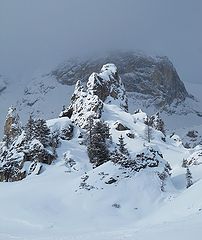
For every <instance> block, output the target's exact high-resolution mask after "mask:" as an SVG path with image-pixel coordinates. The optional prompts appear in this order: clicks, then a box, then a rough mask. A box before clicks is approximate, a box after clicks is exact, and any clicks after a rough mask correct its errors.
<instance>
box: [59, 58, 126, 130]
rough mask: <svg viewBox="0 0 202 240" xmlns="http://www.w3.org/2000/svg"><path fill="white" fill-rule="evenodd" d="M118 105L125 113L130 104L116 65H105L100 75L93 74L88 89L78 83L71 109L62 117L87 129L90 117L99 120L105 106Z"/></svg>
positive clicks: (64, 112) (67, 109)
mask: <svg viewBox="0 0 202 240" xmlns="http://www.w3.org/2000/svg"><path fill="white" fill-rule="evenodd" d="M104 103H108V104H110V103H112V104H116V105H118V106H119V107H121V108H122V109H124V110H125V111H127V110H128V102H127V97H126V92H125V88H124V86H123V83H122V81H121V78H120V76H119V74H118V71H117V68H116V66H115V65H114V64H112V63H110V64H105V65H104V66H103V67H102V68H101V71H100V73H92V74H91V75H90V77H89V79H88V82H87V84H86V87H83V86H82V85H81V82H80V81H78V82H77V83H76V86H75V91H74V93H73V95H72V98H71V103H70V105H69V107H67V108H66V109H64V110H63V111H62V113H61V114H60V117H69V118H70V119H71V120H72V121H73V122H74V123H76V124H77V125H78V126H79V127H85V126H86V124H87V120H88V119H89V117H93V118H94V119H99V118H100V117H101V113H102V109H103V104H104Z"/></svg>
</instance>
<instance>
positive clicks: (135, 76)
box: [52, 52, 189, 109]
mask: <svg viewBox="0 0 202 240" xmlns="http://www.w3.org/2000/svg"><path fill="white" fill-rule="evenodd" d="M106 62H113V63H114V64H116V66H117V68H118V69H119V74H120V77H121V79H122V81H123V83H124V85H125V88H126V91H127V92H128V93H134V94H135V97H138V98H141V100H142V101H147V105H148V106H149V105H150V104H151V103H152V105H155V106H156V107H157V108H158V109H163V108H166V107H167V106H169V105H171V104H172V103H175V104H177V103H179V102H182V101H184V100H185V99H186V98H187V97H189V94H188V92H187V90H186V88H185V86H184V84H183V82H182V81H181V80H180V77H179V75H178V73H177V71H176V69H175V68H174V66H173V64H172V63H171V61H170V60H169V59H168V58H167V57H152V56H146V55H144V54H139V53H134V52H117V53H113V54H109V55H107V56H105V57H100V58H97V59H95V58H94V59H93V58H91V59H90V60H84V61H77V60H71V61H68V62H67V63H65V64H63V66H60V67H58V69H56V70H55V71H53V72H52V74H53V75H54V76H55V77H56V78H57V80H58V81H59V82H60V83H62V84H67V85H72V84H75V82H76V81H77V80H78V79H79V80H81V81H82V82H86V81H88V77H89V75H90V74H91V73H92V72H97V71H99V69H100V68H101V66H102V65H103V64H104V63H106Z"/></svg>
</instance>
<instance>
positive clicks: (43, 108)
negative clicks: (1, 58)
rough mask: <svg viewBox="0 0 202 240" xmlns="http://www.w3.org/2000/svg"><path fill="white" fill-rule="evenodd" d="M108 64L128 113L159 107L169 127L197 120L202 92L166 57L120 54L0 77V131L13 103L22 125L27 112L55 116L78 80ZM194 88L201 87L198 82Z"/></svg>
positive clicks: (199, 114)
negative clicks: (27, 74)
mask: <svg viewBox="0 0 202 240" xmlns="http://www.w3.org/2000/svg"><path fill="white" fill-rule="evenodd" d="M106 62H114V63H115V64H116V65H117V67H118V69H119V74H120V76H121V78H122V81H123V83H124V85H125V86H126V92H127V96H128V103H129V111H130V112H134V111H135V110H136V109H137V108H141V109H142V110H143V111H146V112H147V113H148V114H150V115H151V114H154V113H155V112H157V111H160V112H161V114H162V117H163V119H164V121H165V122H166V125H167V128H168V129H172V131H176V129H178V128H182V127H187V128H189V127H192V126H193V125H199V124H200V122H201V117H200V116H201V112H202V109H201V100H199V101H197V99H198V95H199V96H200V94H198V93H196V91H195V90H194V91H193V90H192V88H193V87H194V88H195V86H194V85H193V84H187V83H186V85H185V86H184V84H183V83H182V81H181V80H180V78H179V76H178V74H177V72H176V70H175V68H174V66H173V65H172V63H171V62H170V61H169V60H168V58H166V57H151V56H145V55H143V54H139V53H120V52H119V53H116V54H115V53H114V54H111V55H107V56H105V57H100V58H96V59H95V58H91V59H90V60H71V61H70V60H69V61H67V62H66V63H64V64H62V65H60V66H58V67H57V68H56V69H55V70H50V73H48V74H42V73H38V74H36V75H35V76H34V77H31V78H30V79H12V81H11V80H10V81H9V80H7V81H6V82H7V83H6V85H5V83H4V82H5V80H4V81H2V80H1V82H2V84H3V85H2V84H1V85H2V86H6V88H5V87H3V88H2V89H3V91H2V92H1V94H0V99H1V101H0V106H1V114H0V128H1V131H0V132H1V134H2V130H3V125H4V122H5V117H6V113H7V110H8V107H10V106H11V105H13V106H15V107H16V108H17V109H18V111H19V113H20V117H21V121H22V122H23V123H25V122H26V121H27V120H28V118H29V115H30V114H32V115H34V116H36V117H37V116H39V117H43V118H46V119H47V118H54V117H55V116H57V115H58V114H59V112H60V111H61V109H62V106H63V105H66V104H67V103H69V102H70V98H71V95H72V93H73V89H74V84H75V83H76V81H77V80H81V82H86V81H87V79H88V77H89V76H90V74H91V73H92V72H98V71H99V70H100V69H101V67H102V65H103V64H105V63H106ZM195 89H201V85H200V84H199V86H198V87H196V88H195ZM193 96H194V97H193ZM183 134H185V133H183Z"/></svg>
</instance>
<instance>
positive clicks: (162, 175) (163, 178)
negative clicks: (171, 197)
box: [158, 168, 169, 192]
mask: <svg viewBox="0 0 202 240" xmlns="http://www.w3.org/2000/svg"><path fill="white" fill-rule="evenodd" d="M158 176H159V178H160V180H161V191H162V192H165V186H166V179H167V178H168V176H169V175H168V172H167V169H166V168H165V169H164V171H163V172H162V173H159V174H158Z"/></svg>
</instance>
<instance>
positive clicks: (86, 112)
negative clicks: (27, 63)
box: [0, 53, 202, 240]
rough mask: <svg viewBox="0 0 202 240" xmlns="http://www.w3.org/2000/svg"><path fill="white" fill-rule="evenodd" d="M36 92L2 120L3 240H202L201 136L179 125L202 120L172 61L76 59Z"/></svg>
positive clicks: (39, 81) (29, 90) (43, 79)
mask: <svg viewBox="0 0 202 240" xmlns="http://www.w3.org/2000/svg"><path fill="white" fill-rule="evenodd" d="M105 60H106V61H105ZM107 60H110V61H107ZM103 61H105V62H104V63H103ZM76 80H77V81H76ZM21 84H22V85H21V86H23V84H24V83H23V81H22V82H21ZM34 84H35V85H34ZM74 84H75V86H74ZM30 86H31V87H30ZM30 86H26V88H25V89H24V88H21V91H22V95H21V97H20V99H17V97H16V103H14V104H13V105H12V106H10V107H9V109H8V112H7V116H6V118H5V121H4V127H3V137H2V141H1V143H0V160H1V161H0V181H1V182H0V193H1V194H0V212H1V215H0V239H4V240H10V239H30V240H35V239H37V240H42V239H50V240H53V239H54V240H56V239H68V240H71V239H72V240H73V239H83V240H94V239H96V240H109V239H110V240H118V239H121V240H134V239H137V240H138V239H150V240H153V239H155V240H160V239H164V240H168V239H169V240H170V239H183V240H188V239H190V238H191V237H192V238H193V237H194V239H196V240H199V239H201V235H202V230H201V224H202V201H201V200H202V199H201V196H202V165H201V164H202V146H201V145H200V144H201V138H200V133H199V129H198V131H197V132H196V130H193V129H191V130H190V129H189V130H188V128H189V127H191V125H189V124H188V122H187V123H186V122H185V123H184V126H182V129H181V130H180V129H179V132H180V131H182V133H181V134H182V135H183V134H185V132H186V131H188V133H187V134H188V135H185V136H184V137H183V139H182V138H180V136H178V135H177V134H176V133H174V132H173V130H174V128H175V127H174V121H172V119H174V117H173V116H175V117H176V116H179V119H180V118H181V117H185V116H186V115H189V116H190V117H191V118H194V119H195V120H196V124H198V123H199V122H200V119H201V114H200V109H199V108H198V106H197V102H196V101H197V99H196V97H194V96H193V95H192V93H189V91H187V90H186V87H185V85H184V84H183V83H182V81H181V80H180V78H179V76H178V74H177V72H176V70H175V68H174V67H173V65H172V64H171V62H170V61H169V60H168V59H167V58H165V57H155V58H154V57H146V56H143V55H137V54H136V55H135V54H133V53H127V54H126V53H125V54H120V55H119V56H118V55H112V56H111V57H110V59H108V57H103V58H100V59H97V60H96V61H93V62H89V61H84V62H80V63H78V62H77V63H76V64H75V61H71V62H70V61H69V62H68V63H66V64H64V65H63V66H59V67H58V68H57V69H56V70H54V71H51V73H49V74H47V75H43V76H40V77H39V78H38V77H37V78H35V79H33V80H32V81H31V82H30ZM12 87H14V85H13V86H9V81H8V82H7V81H3V80H2V84H1V85H0V94H1V96H0V97H1V98H3V97H4V96H5V95H6V94H9V91H10V90H11V88H12ZM24 87H25V85H24ZM9 88H10V90H9ZM70 94H71V96H70ZM7 96H8V95H7ZM13 99H14V98H13ZM9 101H10V100H9ZM65 102H66V103H68V104H67V105H65V106H63V105H64V103H65ZM9 103H10V102H9ZM151 105H152V107H150V106H151ZM147 110H148V112H147ZM48 111H49V113H48ZM144 111H145V112H144ZM57 113H58V114H57ZM53 115H54V118H52V117H53ZM165 116H167V122H166V123H165V121H164V120H163V119H164V117H165ZM49 117H50V118H49ZM21 118H22V119H21ZM168 126H171V130H170V129H169V130H168V128H169V127H168ZM176 128H177V127H176ZM198 128H200V124H198ZM190 139H194V140H193V141H192V140H190Z"/></svg>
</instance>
